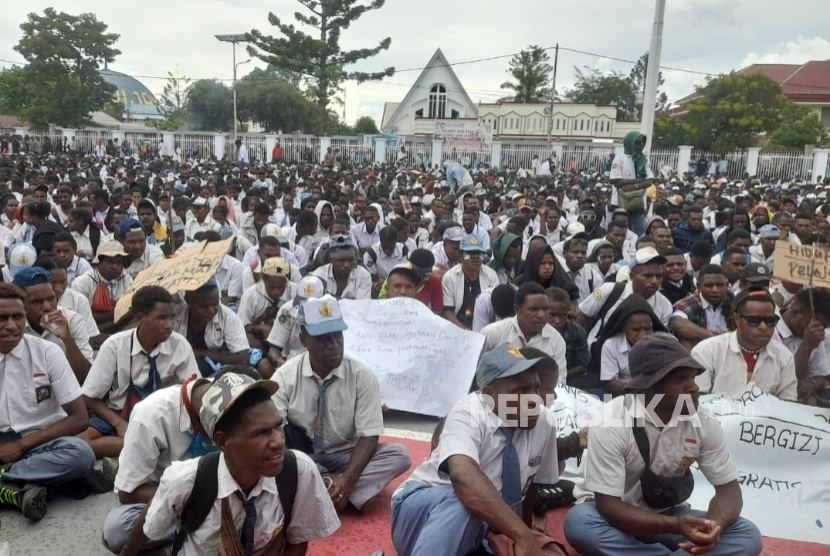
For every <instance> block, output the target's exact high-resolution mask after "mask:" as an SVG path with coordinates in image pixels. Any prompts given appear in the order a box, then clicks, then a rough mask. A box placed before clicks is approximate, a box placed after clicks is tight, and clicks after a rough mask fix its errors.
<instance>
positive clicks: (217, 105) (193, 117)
mask: <svg viewBox="0 0 830 556" xmlns="http://www.w3.org/2000/svg"><path fill="white" fill-rule="evenodd" d="M184 106H185V110H186V111H187V114H188V120H189V122H188V123H189V126H190V128H191V129H198V130H201V131H227V130H229V129H232V128H233V91H231V89H230V87H228V86H226V85H224V84H223V83H221V82H219V81H216V80H214V79H200V80H198V81H194V82H193V83H192V84H191V85H190V87H188V89H187V95H186V100H185V103H184Z"/></svg>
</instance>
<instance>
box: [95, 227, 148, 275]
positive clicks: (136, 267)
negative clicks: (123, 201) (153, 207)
mask: <svg viewBox="0 0 830 556" xmlns="http://www.w3.org/2000/svg"><path fill="white" fill-rule="evenodd" d="M118 241H119V243H121V245H122V246H123V248H124V252H125V253H127V260H126V266H127V268H126V271H127V274H129V275H130V276H132V277H133V278H135V277H136V276H138V273H139V272H141V271H142V270H146V269H148V268H150V267H151V266H153V265H154V264H156V263H157V262H159V261H160V260H162V259H164V253H162V251H161V249H159V248H158V247H156V246H155V245H150V244H149V243H147V236H146V235H145V234H144V225H143V224H142V223H141V222H139V221H138V220H136V219H135V218H128V219H126V220H124V221H123V222H121V224H120V225H119V226H118ZM98 249H100V247H99V248H98Z"/></svg>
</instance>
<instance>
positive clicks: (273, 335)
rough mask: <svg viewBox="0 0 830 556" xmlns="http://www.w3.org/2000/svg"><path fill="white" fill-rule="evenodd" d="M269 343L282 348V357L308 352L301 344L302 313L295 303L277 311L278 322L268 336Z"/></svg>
mask: <svg viewBox="0 0 830 556" xmlns="http://www.w3.org/2000/svg"><path fill="white" fill-rule="evenodd" d="M268 343H269V344H270V345H272V346H275V347H281V348H282V356H283V357H286V358H287V357H288V356H290V355H291V353H292V352H293V353H296V354H300V353H305V352H306V351H307V350H306V348H305V346H304V345H303V344H302V342H300V312H299V309H298V308H297V307H295V306H294V304H293V303H288V304H285V305H283V306H282V307H280V310H279V311H277V320H275V321H274V326H273V327H271V332H270V333H269V334H268Z"/></svg>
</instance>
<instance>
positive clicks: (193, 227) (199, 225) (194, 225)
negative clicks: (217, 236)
mask: <svg viewBox="0 0 830 556" xmlns="http://www.w3.org/2000/svg"><path fill="white" fill-rule="evenodd" d="M221 227H222V226H221V225H220V224H219V222H217V221H216V220H214V219H213V218H211V216H210V215H209V214H208V215H207V216H205V219H204V220H203V221H202V222H199V221H198V220H196V217H195V216H193V215H192V214H188V215H187V223H185V225H184V235H185V237H189V238H191V239H192V238H193V237H195V236H196V234H198V233H199V232H218V231H219V228H221Z"/></svg>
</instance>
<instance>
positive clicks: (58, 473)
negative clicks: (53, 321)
mask: <svg viewBox="0 0 830 556" xmlns="http://www.w3.org/2000/svg"><path fill="white" fill-rule="evenodd" d="M80 397H81V388H80V386H79V385H78V380H77V379H76V378H75V374H74V373H73V372H72V369H71V368H70V367H69V362H68V361H67V360H66V356H65V355H64V354H63V353H62V352H61V350H60V348H58V347H57V346H56V345H54V344H52V343H50V342H47V341H45V340H42V339H40V338H36V337H34V336H31V335H29V334H24V335H23V337H22V338H21V339H20V342H19V343H18V344H17V346H15V347H14V349H12V350H11V351H10V352H9V353H7V354H5V355H2V354H0V443H6V442H15V441H17V440H19V439H20V437H22V436H28V435H30V434H33V433H35V432H38V431H41V430H43V429H46V428H48V427H50V426H52V425H54V424H55V423H57V422H58V421H60V420H61V419H63V418H64V417H66V412H65V411H64V410H63V408H62V406H63V405H66V404H68V403H70V402H73V401H75V400H77V399H79V398H80ZM94 463H95V454H93V452H92V449H91V448H90V447H89V444H87V443H86V442H84V441H83V440H80V439H78V438H75V437H61V438H56V439H54V440H51V441H49V442H46V443H44V444H41V445H39V446H36V447H35V448H33V449H31V450H29V451H28V452H26V454H24V455H23V457H22V458H21V459H20V460H19V461H16V462H15V463H14V465H12V466H11V467H10V468H7V470H6V471H5V473H4V474H3V477H4V478H5V479H8V480H11V481H15V482H18V483H21V484H28V483H32V484H37V485H42V486H54V485H60V484H63V483H66V482H68V481H72V480H75V479H81V478H83V477H86V476H87V475H89V474H90V473H91V472H92V466H93V465H94Z"/></svg>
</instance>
